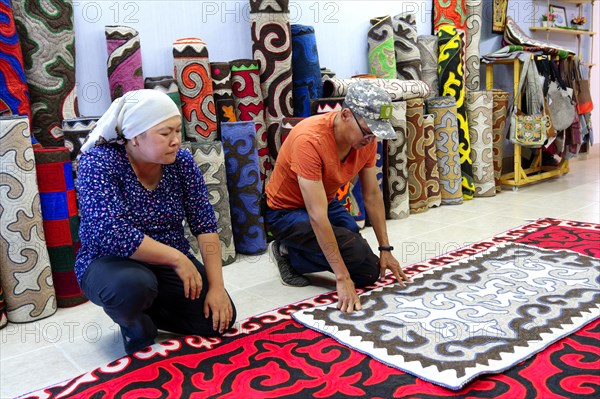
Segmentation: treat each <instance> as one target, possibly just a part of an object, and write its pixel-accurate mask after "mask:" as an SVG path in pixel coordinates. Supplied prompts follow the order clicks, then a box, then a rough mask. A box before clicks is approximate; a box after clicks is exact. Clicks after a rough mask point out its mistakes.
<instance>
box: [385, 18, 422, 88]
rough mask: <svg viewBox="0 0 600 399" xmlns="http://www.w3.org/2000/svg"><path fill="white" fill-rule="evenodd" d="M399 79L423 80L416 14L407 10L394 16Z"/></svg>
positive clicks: (393, 24)
mask: <svg viewBox="0 0 600 399" xmlns="http://www.w3.org/2000/svg"><path fill="white" fill-rule="evenodd" d="M392 26H393V28H394V51H395V53H396V73H397V74H398V79H402V80H421V54H420V53H419V48H418V47H417V23H416V19H415V14H413V13H410V12H405V13H402V14H398V15H395V16H394V18H392Z"/></svg>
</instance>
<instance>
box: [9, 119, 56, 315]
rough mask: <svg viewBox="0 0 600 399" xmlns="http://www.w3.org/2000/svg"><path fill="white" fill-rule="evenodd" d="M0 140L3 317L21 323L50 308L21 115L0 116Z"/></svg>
mask: <svg viewBox="0 0 600 399" xmlns="http://www.w3.org/2000/svg"><path fill="white" fill-rule="evenodd" d="M0 141H1V142H2V147H0V148H1V149H0V174H2V175H3V178H2V179H1V180H0V263H1V264H2V267H1V268H0V280H1V281H2V288H3V290H4V295H5V301H6V311H7V314H8V320H9V321H11V322H14V323H27V322H30V321H35V320H39V319H43V318H44V317H48V316H50V315H52V314H54V312H56V296H55V292H54V284H53V282H52V269H51V267H50V260H49V257H48V249H47V248H46V240H45V236H44V227H43V223H42V210H41V206H40V195H39V192H38V185H37V178H36V172H35V159H34V155H33V149H32V148H31V138H30V132H29V120H28V119H27V117H26V116H9V117H2V118H0Z"/></svg>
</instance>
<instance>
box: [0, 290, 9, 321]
mask: <svg viewBox="0 0 600 399" xmlns="http://www.w3.org/2000/svg"><path fill="white" fill-rule="evenodd" d="M1 283H2V282H1V281H0V330H2V329H3V328H4V327H6V325H7V324H8V316H7V314H6V304H5V303H4V292H2V284H1Z"/></svg>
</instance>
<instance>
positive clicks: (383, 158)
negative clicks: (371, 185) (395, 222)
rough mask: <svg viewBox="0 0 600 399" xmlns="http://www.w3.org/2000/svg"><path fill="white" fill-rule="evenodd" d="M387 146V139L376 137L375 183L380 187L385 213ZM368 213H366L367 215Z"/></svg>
mask: <svg viewBox="0 0 600 399" xmlns="http://www.w3.org/2000/svg"><path fill="white" fill-rule="evenodd" d="M387 150H388V146H387V140H381V139H377V158H376V160H375V170H376V173H377V184H379V188H380V189H381V193H382V194H383V205H384V207H385V214H386V215H387V214H388V213H389V209H390V196H389V192H390V186H389V177H388V173H389V172H388V170H387V166H388V165H389V161H388V153H387ZM368 216H369V215H367V217H368Z"/></svg>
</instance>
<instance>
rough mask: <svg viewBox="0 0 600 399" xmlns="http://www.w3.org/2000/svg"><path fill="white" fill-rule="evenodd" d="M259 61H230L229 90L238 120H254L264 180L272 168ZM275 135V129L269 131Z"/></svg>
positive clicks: (261, 176) (261, 173)
mask: <svg viewBox="0 0 600 399" xmlns="http://www.w3.org/2000/svg"><path fill="white" fill-rule="evenodd" d="M259 72H260V62H258V61H254V60H235V61H231V90H232V93H233V102H234V104H235V112H236V116H237V120H238V121H254V124H255V127H256V142H257V147H258V148H257V150H258V158H259V166H260V179H261V181H262V182H264V181H265V180H266V179H267V177H268V176H269V175H270V174H271V171H272V170H273V162H272V161H271V155H270V154H269V147H268V141H269V140H268V137H269V136H268V134H267V128H266V122H265V104H264V101H263V95H262V92H261V88H260V75H259ZM269 133H270V134H272V135H275V134H277V131H276V130H274V131H269Z"/></svg>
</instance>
